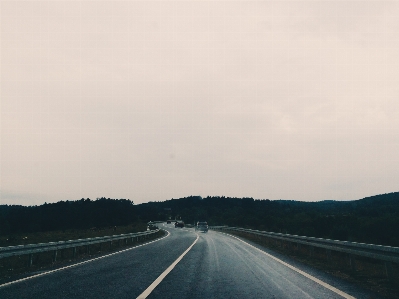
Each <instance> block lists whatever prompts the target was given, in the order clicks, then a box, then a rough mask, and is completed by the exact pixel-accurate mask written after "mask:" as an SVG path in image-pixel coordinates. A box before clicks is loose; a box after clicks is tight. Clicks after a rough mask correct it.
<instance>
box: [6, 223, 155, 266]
mask: <svg viewBox="0 0 399 299" xmlns="http://www.w3.org/2000/svg"><path fill="white" fill-rule="evenodd" d="M158 231H159V229H157V230H150V231H145V232H139V233H130V234H121V235H114V236H105V237H96V238H87V239H77V240H69V241H59V242H49V243H39V244H28V245H17V246H8V247H0V259H1V258H5V257H10V256H19V255H27V254H34V253H39V252H46V251H55V252H56V251H57V250H60V249H65V248H77V247H81V246H88V245H92V244H98V243H105V242H112V241H118V240H124V239H126V240H127V239H129V238H132V240H133V238H140V237H143V236H148V235H151V234H154V233H157V232H158Z"/></svg>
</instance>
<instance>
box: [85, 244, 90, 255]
mask: <svg viewBox="0 0 399 299" xmlns="http://www.w3.org/2000/svg"><path fill="white" fill-rule="evenodd" d="M86 253H87V254H90V245H87V246H86Z"/></svg>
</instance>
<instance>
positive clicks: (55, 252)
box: [53, 249, 57, 263]
mask: <svg viewBox="0 0 399 299" xmlns="http://www.w3.org/2000/svg"><path fill="white" fill-rule="evenodd" d="M56 261H57V249H56V250H54V254H53V263H54V262H56Z"/></svg>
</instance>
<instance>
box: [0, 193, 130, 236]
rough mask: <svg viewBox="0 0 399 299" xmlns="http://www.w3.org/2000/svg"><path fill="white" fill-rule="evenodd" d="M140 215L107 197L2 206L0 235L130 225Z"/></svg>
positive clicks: (124, 200) (128, 203)
mask: <svg viewBox="0 0 399 299" xmlns="http://www.w3.org/2000/svg"><path fill="white" fill-rule="evenodd" d="M136 215H137V214H136V212H135V206H134V205H133V202H132V201H130V200H128V199H110V198H104V197H102V198H98V199H97V200H90V199H89V198H87V199H84V198H82V199H81V200H77V201H60V202H57V203H50V204H47V203H45V204H43V205H40V206H28V207H26V206H17V205H0V235H9V234H15V233H26V232H43V231H53V230H64V229H85V228H93V227H96V228H100V227H107V226H119V225H128V224H130V223H132V222H134V221H136V220H137V217H136Z"/></svg>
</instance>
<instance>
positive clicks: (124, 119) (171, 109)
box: [0, 1, 399, 204]
mask: <svg viewBox="0 0 399 299" xmlns="http://www.w3.org/2000/svg"><path fill="white" fill-rule="evenodd" d="M0 5H1V6H0V8H1V39H2V43H1V83H2V84H1V98H2V100H1V145H2V146H1V189H2V190H8V192H11V193H18V194H19V193H22V194H40V196H46V197H47V198H52V199H53V200H54V201H56V200H60V199H78V198H81V197H91V198H96V197H100V196H106V197H113V198H122V197H123V198H130V199H132V200H134V201H135V202H136V203H139V202H145V201H149V200H163V199H168V198H172V197H175V198H176V197H180V196H186V195H190V194H200V195H202V196H206V195H226V196H253V197H255V198H271V199H278V198H287V199H297V200H309V201H314V200H322V199H337V200H342V199H357V198H360V197H362V196H367V195H371V194H376V193H384V192H391V191H396V189H395V188H396V182H395V178H396V175H397V169H399V168H398V167H397V166H398V165H397V164H398V158H397V155H396V153H397V152H398V151H397V150H398V147H399V140H398V139H399V138H398V120H397V117H396V116H397V115H398V111H399V104H398V103H399V102H398V101H397V97H398V95H399V90H398V87H397V86H398V84H397V78H398V75H399V74H398V70H399V67H398V66H399V56H398V54H397V50H396V49H397V47H398V41H399V40H398V34H397V32H398V30H397V28H398V26H399V22H398V21H397V17H396V16H397V13H398V12H399V5H398V4H396V3H394V2H392V1H388V2H384V1H383V2H381V1H329V2H316V1H290V2H288V1H284V2H283V1H281V2H268V1H267V2H266V1H260V2H252V1H249V2H248V1H232V2H229V1H227V2H226V1H211V2H206V1H205V2H204V1H188V2H174V1H161V2H156V1H151V2H146V1H134V2H127V1H120V2H118V1H103V2H92V1H80V2H78V1H76V2H75V1H55V2H35V1H32V2H15V1H2V2H1V4H0ZM4 194H5V193H2V196H1V201H0V203H13V202H16V197H12V196H11V197H10V196H5V195H4ZM18 202H23V203H25V204H30V203H31V202H35V203H37V196H36V195H32V199H29V196H21V197H20V200H19V201H18Z"/></svg>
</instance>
